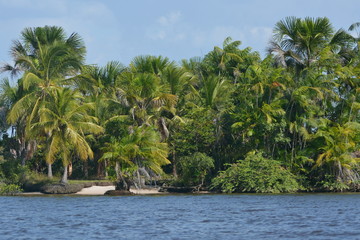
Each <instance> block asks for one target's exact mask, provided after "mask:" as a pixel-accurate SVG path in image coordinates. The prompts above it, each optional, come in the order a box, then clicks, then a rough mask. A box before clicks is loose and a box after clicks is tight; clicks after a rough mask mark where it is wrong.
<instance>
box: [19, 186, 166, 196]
mask: <svg viewBox="0 0 360 240" xmlns="http://www.w3.org/2000/svg"><path fill="white" fill-rule="evenodd" d="M159 189H160V188H142V189H136V188H131V189H130V192H132V193H134V194H135V195H155V194H156V195H157V194H161V195H163V194H168V193H167V192H159ZM109 190H115V186H91V187H87V188H83V189H81V190H80V191H79V192H76V193H73V194H45V193H41V192H23V193H20V194H19V195H20V196H21V195H23V196H24V195H25V196H32V195H79V196H104V194H105V192H107V191H109Z"/></svg>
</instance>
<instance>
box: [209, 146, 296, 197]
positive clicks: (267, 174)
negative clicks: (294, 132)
mask: <svg viewBox="0 0 360 240" xmlns="http://www.w3.org/2000/svg"><path fill="white" fill-rule="evenodd" d="M212 188H213V189H217V190H220V191H222V192H226V193H232V192H256V193H280V192H294V191H297V190H298V189H299V184H298V183H297V181H296V179H295V176H294V175H293V174H292V173H291V172H290V171H289V170H287V169H285V168H283V167H282V166H281V164H280V162H278V161H275V160H271V159H267V158H264V157H263V156H262V153H248V154H247V156H246V158H245V160H243V161H238V162H237V163H235V164H232V165H229V168H228V169H226V170H225V171H222V172H220V173H219V175H218V176H217V177H215V178H214V179H213V181H212Z"/></svg>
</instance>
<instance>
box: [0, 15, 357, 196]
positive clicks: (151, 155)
mask: <svg viewBox="0 0 360 240" xmlns="http://www.w3.org/2000/svg"><path fill="white" fill-rule="evenodd" d="M358 26H359V24H354V25H352V27H351V29H352V30H353V29H354V28H355V27H358ZM273 33H274V35H273V41H272V42H271V43H270V46H269V53H270V54H269V55H268V56H267V57H266V58H265V59H263V60H261V59H260V55H259V53H257V52H253V51H252V50H251V48H249V47H245V48H243V49H241V48H240V46H241V42H240V41H238V40H235V41H233V40H232V39H231V38H230V37H228V38H226V39H225V40H224V42H223V44H222V46H215V47H214V49H213V50H212V51H210V52H209V53H207V54H206V55H205V56H204V57H203V58H201V57H198V58H192V59H190V60H183V61H182V64H181V66H180V65H177V64H176V63H175V62H173V61H171V60H170V59H168V58H166V57H162V56H138V57H135V58H134V59H133V61H132V62H131V63H130V64H129V65H128V66H123V65H122V64H121V63H119V62H117V61H111V62H109V63H108V64H107V65H106V66H104V67H101V66H96V65H91V66H84V65H83V61H84V59H85V58H84V57H85V46H84V43H83V41H82V40H81V38H80V37H79V35H77V34H76V33H73V34H71V35H70V36H69V37H67V36H66V34H65V32H64V30H63V29H62V28H61V27H48V26H45V27H36V28H27V29H24V31H23V32H22V33H21V38H20V40H18V41H14V42H13V45H12V48H11V53H12V57H13V62H14V63H15V65H14V66H10V65H8V64H7V65H4V66H2V67H1V68H2V70H4V71H10V73H11V74H15V73H18V74H20V75H19V76H20V79H19V80H18V83H17V85H16V86H11V85H10V83H9V81H8V80H6V79H4V81H3V83H2V84H0V130H1V131H3V132H5V131H7V129H8V127H9V124H12V125H11V126H10V127H12V130H13V131H12V134H11V137H8V136H7V135H6V134H5V135H3V141H2V142H1V146H0V151H2V156H1V157H0V161H1V162H0V167H1V171H0V176H1V177H2V178H3V179H4V182H5V183H7V184H22V181H23V180H24V181H26V182H28V183H30V184H35V183H36V182H43V180H44V181H45V179H41V178H42V177H41V176H40V175H39V176H32V173H31V171H30V170H32V171H36V172H44V169H45V167H46V166H47V165H46V162H47V163H54V164H53V165H52V166H53V168H54V172H55V173H58V172H60V171H61V170H64V179H65V177H66V174H65V173H67V171H66V170H67V168H64V165H65V166H67V165H68V163H70V162H72V163H73V165H72V166H73V175H72V177H75V178H87V177H88V176H89V175H96V176H97V177H98V178H103V177H105V176H106V177H108V178H113V179H116V180H118V179H120V178H122V179H123V180H124V181H125V182H126V181H127V180H128V179H130V178H133V179H135V178H137V179H138V182H139V183H140V182H141V180H142V179H141V178H143V177H145V176H146V177H148V178H150V177H154V176H156V177H158V176H159V175H162V174H163V170H164V169H165V172H167V173H169V172H170V169H169V168H168V167H165V168H164V169H163V166H165V165H167V164H168V163H169V160H171V163H172V167H173V169H172V171H173V174H174V178H176V177H177V172H178V173H179V176H180V177H179V179H180V181H182V183H183V184H187V185H195V184H202V183H204V181H205V180H207V179H205V178H206V177H207V176H208V173H209V171H213V172H212V173H213V174H214V175H215V174H216V171H220V170H224V168H225V167H228V169H227V170H225V171H223V172H220V173H219V175H218V177H216V178H215V179H214V180H213V185H214V186H215V187H216V188H218V189H220V190H221V191H224V192H244V191H245V192H289V191H295V190H296V189H298V188H299V187H298V184H297V183H296V181H295V177H294V175H292V174H291V173H290V172H289V170H291V172H292V173H293V174H295V175H296V176H297V178H296V179H301V182H302V183H304V185H306V188H307V189H311V190H325V191H342V190H354V191H355V190H358V184H356V183H358V182H359V180H360V177H359V176H360V175H359V161H360V144H359V142H360V124H359V122H360V114H359V113H360V82H359V76H360V57H359V47H358V44H357V42H358V40H359V38H354V37H352V36H351V35H350V34H349V33H348V32H346V31H344V30H342V29H339V30H336V29H334V27H333V26H332V25H331V23H330V21H329V19H327V18H326V17H320V18H309V17H307V18H304V19H301V18H296V17H288V18H285V19H284V20H281V21H279V22H278V23H277V24H276V25H275V28H274V32H273ZM6 120H7V121H6ZM103 128H104V129H105V131H102V129H103ZM14 133H16V136H13V134H14ZM248 152H262V153H263V155H264V156H267V157H268V158H269V159H266V158H264V157H263V156H262V155H261V154H259V153H258V154H248V155H247V156H246V155H245V153H248ZM203 153H206V155H204V154H203ZM168 155H169V156H168ZM15 159H16V160H15ZM80 159H81V160H89V159H93V160H92V161H90V162H86V163H85V162H84V163H82V162H80ZM99 159H100V160H101V161H98V160H99ZM238 159H245V160H242V161H237V160H238ZM272 159H277V160H278V161H274V160H272ZM57 160H62V161H57ZM54 161H55V162H54ZM60 162H63V163H64V164H60ZM231 164H232V165H231ZM24 166H27V168H25V167H24ZM49 166H50V165H49ZM229 166H230V167H229ZM284 167H286V168H284ZM48 169H51V168H48ZM69 171H70V170H69ZM69 173H70V172H69ZM49 176H51V171H49ZM128 187H129V186H128Z"/></svg>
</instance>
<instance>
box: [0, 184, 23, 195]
mask: <svg viewBox="0 0 360 240" xmlns="http://www.w3.org/2000/svg"><path fill="white" fill-rule="evenodd" d="M20 192H22V189H21V188H20V186H19V185H16V184H2V185H0V195H7V196H13V195H17V194H19V193H20Z"/></svg>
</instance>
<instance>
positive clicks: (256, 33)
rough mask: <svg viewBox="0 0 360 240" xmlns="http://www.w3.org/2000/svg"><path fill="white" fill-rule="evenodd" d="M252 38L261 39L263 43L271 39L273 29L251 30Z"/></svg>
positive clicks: (258, 28)
mask: <svg viewBox="0 0 360 240" xmlns="http://www.w3.org/2000/svg"><path fill="white" fill-rule="evenodd" d="M250 33H251V35H252V37H255V38H260V39H261V40H263V41H267V40H269V39H270V37H271V35H272V28H269V27H254V28H251V29H250Z"/></svg>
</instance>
